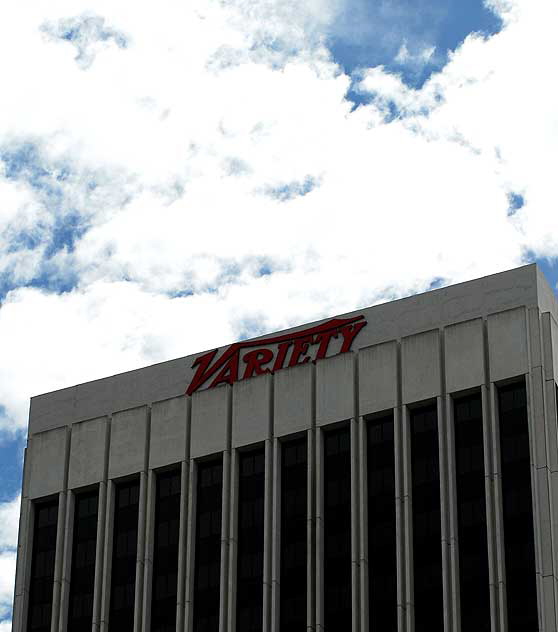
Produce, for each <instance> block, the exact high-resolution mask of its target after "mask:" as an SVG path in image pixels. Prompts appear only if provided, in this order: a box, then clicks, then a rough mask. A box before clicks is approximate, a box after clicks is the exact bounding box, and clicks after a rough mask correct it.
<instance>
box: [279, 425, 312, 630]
mask: <svg viewBox="0 0 558 632" xmlns="http://www.w3.org/2000/svg"><path fill="white" fill-rule="evenodd" d="M307 473H308V462H307V443H306V437H302V438H301V439H296V440H294V441H289V442H288V443H284V444H283V445H282V446H281V590H280V595H281V626H280V629H281V630H282V631H283V632H288V631H291V630H292V632H297V630H300V631H301V632H302V631H303V630H306V525H307V506H306V501H307V492H306V490H307Z"/></svg>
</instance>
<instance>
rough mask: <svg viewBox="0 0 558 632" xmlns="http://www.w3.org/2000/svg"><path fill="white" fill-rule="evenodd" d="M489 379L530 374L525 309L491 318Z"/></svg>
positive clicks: (489, 325) (489, 318)
mask: <svg viewBox="0 0 558 632" xmlns="http://www.w3.org/2000/svg"><path fill="white" fill-rule="evenodd" d="M488 349H489V354H490V380H491V381H492V382H497V381H498V380H504V379H506V378H509V377H515V376H516V375H521V374H523V373H527V371H528V366H529V363H528V356H527V323H526V318H525V310H524V309H523V308H518V309H510V310H508V311H505V312H500V313H498V314H491V315H490V316H488Z"/></svg>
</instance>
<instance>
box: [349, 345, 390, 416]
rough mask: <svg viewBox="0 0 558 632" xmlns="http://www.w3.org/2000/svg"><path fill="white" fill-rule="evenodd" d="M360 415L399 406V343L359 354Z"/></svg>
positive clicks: (377, 346)
mask: <svg viewBox="0 0 558 632" xmlns="http://www.w3.org/2000/svg"><path fill="white" fill-rule="evenodd" d="M358 384H359V388H358V390H359V414H361V415H366V414H368V413H374V412H377V411H379V410H386V409H388V408H393V407H394V406H396V403H397V342H395V341H393V342H386V343H384V344H380V345H375V346H373V347H367V348H366V349H362V350H361V351H359V353H358Z"/></svg>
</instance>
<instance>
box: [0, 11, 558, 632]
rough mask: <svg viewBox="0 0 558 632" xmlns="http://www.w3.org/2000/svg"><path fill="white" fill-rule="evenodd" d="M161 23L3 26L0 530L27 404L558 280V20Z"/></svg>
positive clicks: (17, 471) (3, 611)
mask: <svg viewBox="0 0 558 632" xmlns="http://www.w3.org/2000/svg"><path fill="white" fill-rule="evenodd" d="M490 7H492V8H490ZM166 9H167V10H166V11H165V12H160V11H159V12H157V11H156V10H155V9H154V7H153V5H152V3H147V2H135V1H133V0H122V2H118V3H114V2H110V1H109V0H97V1H96V2H95V3H93V4H92V3H90V0H73V1H72V3H67V2H66V1H65V0H53V1H52V2H49V3H43V2H40V0H32V1H31V2H29V3H28V4H27V5H26V7H25V8H21V7H9V8H8V7H3V8H0V17H3V18H4V19H3V20H0V59H4V60H10V63H8V64H5V65H4V67H3V82H4V88H3V96H2V103H1V104H0V115H1V116H0V251H1V254H0V302H1V309H0V346H1V348H2V357H1V359H0V516H2V515H4V513H2V512H3V511H4V512H5V511H13V507H14V506H15V505H14V506H12V505H9V501H11V500H12V499H13V498H15V497H16V496H17V494H18V491H19V489H20V485H21V463H22V453H23V447H24V445H25V440H26V434H25V433H26V429H25V427H26V418H27V408H28V401H29V397H30V396H31V395H33V394H37V393H41V392H45V391H49V390H53V389H56V388H61V387H64V386H68V385H70V384H75V383H79V382H83V381H87V380H90V379H95V378H98V377H102V376H104V375H107V374H113V373H116V372H119V371H124V370H128V369H133V368H136V367H137V366H141V365H146V364H150V363H153V362H158V361H162V360H166V359H170V358H173V357H179V356H182V355H186V354H187V353H192V352H195V351H199V349H206V348H212V347H215V346H217V345H220V344H226V343H227V342H230V341H232V340H235V339H241V338H246V337H250V336H251V335H255V334H261V333H264V332H266V331H273V330H277V329H281V328H284V327H288V326H290V325H294V324H297V323H301V322H307V321H310V320H314V319H317V318H320V317H324V316H328V315H333V314H336V313H342V312H346V311H349V310H351V309H355V308H357V307H361V306H365V305H370V304H373V303H375V302H378V301H384V300H390V299H394V298H399V297H402V296H407V295H410V294H413V293H417V292H421V291H426V290H428V289H432V288H434V287H439V286H440V284H451V283H456V282H460V281H464V280H467V279H471V278H477V277H480V276H483V275H485V274H490V273H494V272H498V271H501V270H504V269H509V268H512V267H514V266H517V265H521V264H523V263H527V262H532V261H537V262H538V263H539V264H540V266H541V268H542V269H543V271H544V272H545V274H546V275H547V278H548V280H549V282H550V283H551V285H553V287H555V288H556V286H557V285H558V231H557V230H556V219H555V218H556V217H557V216H558V208H557V204H556V194H555V173H554V167H553V165H555V164H558V131H557V130H558V122H557V119H556V112H557V111H558V90H557V89H556V87H555V85H554V82H553V81H551V80H550V78H551V77H553V76H554V73H555V69H554V64H553V59H555V58H556V51H555V50H554V48H552V47H553V46H555V45H554V44H551V43H552V42H553V41H554V40H555V34H554V29H553V25H555V23H556V20H557V19H558V6H556V3H553V2H546V0H537V1H533V0H509V1H506V2H503V1H502V0H485V1H482V0H468V1H463V0H426V1H424V0H421V1H420V2H419V0H314V1H313V2H312V3H300V2H299V1H298V0H269V1H264V0H229V1H227V2H223V3H214V2H213V1H212V0H196V2H194V3H187V4H184V3H180V2H170V3H168V5H167V7H166ZM534 69H535V70H536V72H534ZM533 94H536V95H537V98H536V99H534V98H532V95H533ZM14 547H15V535H14V533H13V529H12V531H10V532H8V531H7V530H6V528H4V526H3V525H2V524H0V570H2V571H3V572H4V573H5V577H9V574H10V573H11V572H12V570H13V559H14V555H15V553H14ZM3 569H8V570H3ZM9 569H12V570H9ZM10 581H11V580H9V579H8V580H6V579H4V580H3V582H4V583H2V580H1V578H0V632H7V629H8V625H9V619H10V616H11V615H10V601H11V594H10V591H11V586H10Z"/></svg>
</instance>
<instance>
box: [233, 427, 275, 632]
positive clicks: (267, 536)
mask: <svg viewBox="0 0 558 632" xmlns="http://www.w3.org/2000/svg"><path fill="white" fill-rule="evenodd" d="M272 428H273V426H272V427H271V428H270V430H272ZM270 434H271V433H270ZM274 463H275V459H274V450H273V436H272V435H271V436H270V438H268V439H266V440H265V482H264V485H265V492H264V559H263V629H264V630H270V629H271V610H272V608H271V592H272V581H271V558H272V549H273V540H274V534H273V480H274V475H275V467H274ZM239 632H240V631H239Z"/></svg>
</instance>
